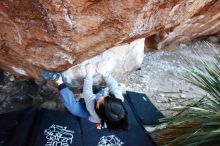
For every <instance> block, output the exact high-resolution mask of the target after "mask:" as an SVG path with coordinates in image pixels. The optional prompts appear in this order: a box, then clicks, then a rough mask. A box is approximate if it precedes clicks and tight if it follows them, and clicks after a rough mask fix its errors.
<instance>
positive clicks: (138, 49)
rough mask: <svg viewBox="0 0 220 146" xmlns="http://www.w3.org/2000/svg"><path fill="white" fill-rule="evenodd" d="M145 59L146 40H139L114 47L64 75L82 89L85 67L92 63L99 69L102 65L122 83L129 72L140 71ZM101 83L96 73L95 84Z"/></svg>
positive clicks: (69, 81)
mask: <svg viewBox="0 0 220 146" xmlns="http://www.w3.org/2000/svg"><path fill="white" fill-rule="evenodd" d="M143 59H144V39H138V40H136V41H133V42H131V43H128V44H125V45H120V46H117V47H113V48H111V49H109V50H107V51H105V52H104V53H101V54H100V55H98V56H96V57H93V58H91V59H88V60H86V61H83V62H82V63H80V64H78V65H76V66H73V67H71V68H69V69H68V70H66V71H64V72H63V73H62V75H63V78H64V80H65V82H66V83H69V85H70V86H72V87H78V88H80V87H82V85H83V79H84V78H85V75H86V71H85V66H86V65H87V64H89V63H90V64H93V65H94V66H95V67H97V64H98V63H102V64H103V65H104V66H105V67H106V69H107V71H108V72H109V73H111V74H112V75H113V76H114V78H116V79H117V80H118V81H120V80H121V79H122V78H123V77H124V76H125V74H126V73H127V72H130V71H132V70H134V69H138V68H139V67H140V66H141V63H142V61H143ZM101 81H102V77H101V76H100V75H98V73H96V74H95V77H94V84H99V83H101Z"/></svg>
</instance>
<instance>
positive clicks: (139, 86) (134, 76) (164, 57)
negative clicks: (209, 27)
mask: <svg viewBox="0 0 220 146" xmlns="http://www.w3.org/2000/svg"><path fill="white" fill-rule="evenodd" d="M213 48H217V49H216V50H217V51H218V50H219V49H220V45H217V44H212V43H207V42H201V41H198V42H195V43H192V44H190V45H184V44H181V45H180V46H179V47H178V49H176V50H174V51H169V52H166V51H155V52H146V53H145V57H144V60H143V64H142V66H141V68H140V70H137V71H134V72H131V73H130V74H129V75H128V76H127V77H126V78H125V79H123V80H122V81H120V87H121V88H122V90H123V92H125V91H135V92H142V93H145V94H146V95H147V96H148V97H149V99H150V100H151V101H152V102H153V103H154V105H155V106H156V107H157V108H158V109H159V110H160V111H162V113H163V114H164V115H166V116H170V115H173V114H174V113H175V112H174V111H172V109H174V107H178V106H184V105H187V104H190V103H192V102H193V101H197V100H199V99H200V98H201V97H202V95H205V93H203V92H202V91H201V90H199V89H198V88H196V87H194V86H193V85H191V84H188V83H186V82H185V81H184V80H182V79H181V78H182V77H183V76H185V75H187V72H186V70H185V68H187V67H188V64H187V62H186V61H185V59H190V60H192V64H194V65H200V64H201V63H200V59H201V58H202V59H205V60H213V56H214V54H215V53H214V52H215V51H213ZM195 51H196V52H199V54H200V57H199V56H198V55H196V54H195V53H194V52H195ZM31 105H34V106H38V107H44V108H48V109H54V110H62V111H63V110H65V108H64V107H63V104H62V103H61V102H60V100H59V95H58V92H56V91H53V89H52V88H51V89H49V90H48V88H47V87H46V86H45V85H42V83H38V82H35V81H21V80H19V79H16V78H14V77H13V76H11V75H10V74H7V73H5V78H4V83H0V113H5V112H9V111H14V110H19V109H23V108H25V107H28V106H31Z"/></svg>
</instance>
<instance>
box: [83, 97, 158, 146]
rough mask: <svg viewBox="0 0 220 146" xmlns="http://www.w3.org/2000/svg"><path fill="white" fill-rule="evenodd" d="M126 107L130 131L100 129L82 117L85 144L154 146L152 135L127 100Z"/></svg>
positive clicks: (87, 145) (86, 145)
mask: <svg viewBox="0 0 220 146" xmlns="http://www.w3.org/2000/svg"><path fill="white" fill-rule="evenodd" d="M125 108H126V109H127V111H128V122H129V129H128V131H108V130H107V129H106V130H98V129H96V126H95V124H94V123H91V122H89V121H88V120H85V119H80V123H81V127H82V132H83V141H84V146H135V145H137V146H154V145H155V144H154V142H153V140H152V139H151V137H150V136H149V135H148V134H147V133H145V131H144V129H143V128H142V127H141V126H140V125H139V123H138V122H137V121H136V119H135V117H134V115H133V112H132V111H131V109H130V107H129V105H128V102H127V101H126V100H125Z"/></svg>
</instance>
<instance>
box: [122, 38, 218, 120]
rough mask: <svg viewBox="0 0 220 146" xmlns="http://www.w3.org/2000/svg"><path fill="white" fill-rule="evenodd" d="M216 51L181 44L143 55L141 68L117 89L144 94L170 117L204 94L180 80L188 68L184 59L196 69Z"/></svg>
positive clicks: (214, 46)
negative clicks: (171, 49)
mask: <svg viewBox="0 0 220 146" xmlns="http://www.w3.org/2000/svg"><path fill="white" fill-rule="evenodd" d="M219 49H220V46H219V45H217V44H212V43H208V42H204V41H203V42H201V41H198V42H195V43H192V44H190V45H188V46H187V45H184V44H181V45H180V46H179V47H178V49H176V50H174V51H170V52H166V51H156V52H146V53H145V57H144V61H143V64H142V66H141V69H140V70H137V71H135V72H132V73H131V74H129V75H128V77H127V78H126V79H125V80H123V81H122V82H121V84H120V85H121V88H122V89H123V91H126V90H129V91H136V92H142V93H145V94H146V95H147V96H148V97H149V99H150V100H151V102H153V103H154V105H155V106H156V107H157V108H158V109H159V110H160V111H161V112H162V113H163V114H164V115H166V116H171V115H172V114H175V112H174V111H173V109H174V108H178V107H180V106H185V105H187V104H191V103H194V101H198V100H199V99H200V98H201V97H202V96H203V95H205V94H206V93H204V92H203V91H201V90H200V89H198V88H197V87H195V86H193V85H191V84H189V83H186V82H185V80H184V79H183V77H184V76H187V74H188V72H187V71H186V69H187V68H189V64H188V63H187V61H186V59H189V60H191V61H192V62H191V63H192V64H193V65H196V66H199V65H201V62H200V60H201V58H202V59H203V60H206V61H213V56H214V55H215V52H218V51H219ZM196 53H198V55H197V54H196Z"/></svg>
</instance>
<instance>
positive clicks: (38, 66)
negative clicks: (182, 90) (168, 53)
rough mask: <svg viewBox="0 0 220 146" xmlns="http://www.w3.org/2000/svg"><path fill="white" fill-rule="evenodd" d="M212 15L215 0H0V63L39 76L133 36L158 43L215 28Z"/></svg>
mask: <svg viewBox="0 0 220 146" xmlns="http://www.w3.org/2000/svg"><path fill="white" fill-rule="evenodd" d="M217 20H219V0H184V1H183V0H168V1H167V0H129V1H128V0H120V1H115V0H98V1H93V0H74V1H68V0H22V1H20V0H13V1H11V0H1V1H0V68H1V69H3V70H5V71H9V72H11V73H13V74H15V75H17V76H20V77H31V78H35V79H40V72H41V71H42V70H53V71H64V70H66V69H68V68H70V67H72V66H74V65H77V64H79V63H81V62H83V61H85V60H88V59H90V58H92V57H94V56H96V55H98V54H100V53H102V52H104V51H105V50H108V49H110V48H112V47H114V46H117V45H121V44H124V43H127V42H132V41H133V40H136V39H138V38H148V37H150V36H156V35H158V36H159V37H158V38H157V39H156V41H155V42H156V48H157V47H159V48H163V47H166V46H169V45H170V43H171V42H172V40H175V41H176V42H181V41H185V40H186V39H185V38H187V39H188V37H189V40H191V39H194V38H198V37H201V36H206V35H209V34H214V33H218V32H219V21H217ZM197 22H198V23H197ZM207 22H208V23H207ZM203 24H204V25H203ZM167 32H168V33H167ZM173 32H174V33H173ZM197 32H198V33H197ZM177 38H178V39H177ZM153 40H154V39H153ZM154 46H155V44H154ZM129 59H130V58H127V60H129ZM124 61H126V60H124ZM120 63H123V62H120Z"/></svg>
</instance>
